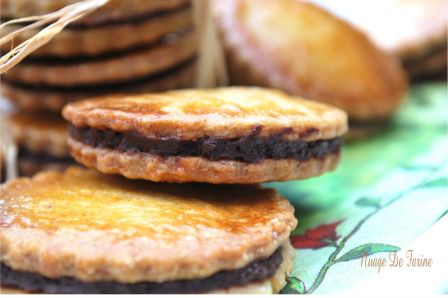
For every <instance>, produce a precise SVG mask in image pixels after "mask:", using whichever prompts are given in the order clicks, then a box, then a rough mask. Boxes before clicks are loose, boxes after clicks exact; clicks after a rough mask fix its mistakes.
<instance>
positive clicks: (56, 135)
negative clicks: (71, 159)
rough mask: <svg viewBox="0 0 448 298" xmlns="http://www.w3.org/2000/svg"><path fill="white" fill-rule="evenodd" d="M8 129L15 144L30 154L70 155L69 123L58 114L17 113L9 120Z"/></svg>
mask: <svg viewBox="0 0 448 298" xmlns="http://www.w3.org/2000/svg"><path fill="white" fill-rule="evenodd" d="M8 128H9V129H10V132H11V135H12V137H13V138H14V140H15V142H16V143H17V144H18V145H19V146H23V147H25V148H27V149H28V151H30V152H35V153H39V152H45V153H47V154H49V155H53V156H56V157H63V156H67V155H69V150H68V147H67V121H65V120H64V119H63V118H62V117H61V116H60V115H58V114H53V113H45V112H40V113H26V112H23V111H21V112H16V113H14V114H12V115H11V116H10V117H9V118H8Z"/></svg>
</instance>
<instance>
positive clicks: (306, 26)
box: [213, 0, 406, 123]
mask: <svg viewBox="0 0 448 298" xmlns="http://www.w3.org/2000/svg"><path fill="white" fill-rule="evenodd" d="M214 4H215V5H214V6H213V8H214V12H215V15H216V20H217V24H218V27H219V29H220V31H221V34H222V37H223V44H224V47H225V52H226V58H227V63H228V69H229V73H230V74H229V78H230V81H231V83H233V84H238V85H259V86H267V87H274V88H279V89H282V90H284V91H286V92H288V93H290V94H294V95H298V96H303V97H305V98H309V99H313V100H318V101H322V102H325V103H329V104H332V105H334V106H337V107H339V108H342V109H343V110H345V111H346V112H347V113H348V115H349V117H350V119H351V120H354V122H369V123H371V122H372V121H376V122H378V121H385V120H386V119H388V118H389V117H390V116H391V115H392V113H393V112H394V111H395V110H396V109H397V107H398V105H399V104H400V102H401V100H402V98H403V95H404V93H405V90H406V79H405V75H404V72H403V69H402V68H401V66H400V64H399V63H398V61H397V60H396V59H395V58H394V57H392V56H390V55H388V54H386V53H384V52H383V51H381V50H379V49H377V48H376V47H375V46H374V45H373V44H372V43H371V42H370V41H369V40H368V38H367V37H366V36H365V35H364V34H362V33H360V32H358V31H357V30H356V29H354V28H353V27H351V26H350V25H349V24H348V23H345V22H344V21H342V20H340V19H338V18H336V17H334V16H333V15H331V14H330V13H328V12H326V11H324V10H322V9H320V8H319V7H317V6H315V5H312V4H310V3H306V2H304V1H297V0H266V1H261V2H258V1H250V0H241V1H236V0H229V1H216V2H214ZM310 28H313V29H312V30H310Z"/></svg>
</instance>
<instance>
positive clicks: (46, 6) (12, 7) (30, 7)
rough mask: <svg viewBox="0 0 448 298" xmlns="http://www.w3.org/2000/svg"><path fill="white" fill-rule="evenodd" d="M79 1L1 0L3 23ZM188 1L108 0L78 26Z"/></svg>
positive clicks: (123, 19) (142, 15)
mask: <svg viewBox="0 0 448 298" xmlns="http://www.w3.org/2000/svg"><path fill="white" fill-rule="evenodd" d="M80 1H81V0H39V1H35V0H2V1H1V2H0V8H1V9H0V16H1V19H2V21H5V20H9V19H16V18H26V17H29V16H36V15H37V16H40V15H44V14H48V13H52V12H55V11H57V10H59V9H62V8H64V7H66V6H68V5H71V4H74V3H76V2H80ZM189 4H190V0H151V1H148V0H109V1H108V2H107V3H106V4H105V5H104V6H102V7H100V8H98V9H97V10H95V11H94V12H92V13H90V14H88V15H86V16H84V17H82V18H81V19H79V20H77V21H76V22H75V24H76V25H77V26H100V25H104V24H111V23H120V22H128V21H131V20H136V19H141V18H148V17H150V16H154V15H158V14H160V13H163V12H166V11H170V10H174V9H178V8H180V7H185V6H187V5H189Z"/></svg>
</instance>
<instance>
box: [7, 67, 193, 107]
mask: <svg viewBox="0 0 448 298" xmlns="http://www.w3.org/2000/svg"><path fill="white" fill-rule="evenodd" d="M195 77H196V61H195V59H194V58H193V59H191V60H187V61H186V62H184V63H181V64H179V65H176V66H175V67H173V68H171V69H168V70H166V71H163V72H160V73H157V74H154V75H150V76H146V77H144V78H140V79H137V80H131V81H128V82H122V83H114V84H106V85H102V86H96V85H93V86H87V87H86V86H84V87H83V88H79V87H54V86H45V87H41V86H32V85H27V84H23V83H18V82H10V81H8V80H5V79H4V78H3V79H2V81H1V84H2V88H1V89H2V90H1V91H2V94H3V95H4V96H5V97H7V98H8V99H9V100H10V101H12V102H13V103H14V104H15V105H16V106H17V107H18V108H19V109H21V110H29V111H37V110H48V111H54V112H57V113H59V112H60V111H61V110H62V107H63V106H64V105H66V104H68V103H70V102H73V101H77V100H81V99H86V98H91V97H95V96H99V95H104V94H115V93H141V92H143V93H145V92H157V91H163V90H171V89H177V88H187V87H191V86H193V85H194V83H195Z"/></svg>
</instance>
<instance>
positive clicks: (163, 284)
mask: <svg viewBox="0 0 448 298" xmlns="http://www.w3.org/2000/svg"><path fill="white" fill-rule="evenodd" d="M1 194H2V200H3V201H4V204H2V205H1V213H0V225H1V231H0V239H1V241H2V255H1V262H2V266H3V268H2V269H3V270H2V285H3V286H6V287H8V286H9V287H11V286H12V285H15V286H18V285H21V287H20V288H21V289H25V290H26V289H30V287H31V289H34V290H38V289H37V288H33V287H42V289H43V288H45V287H46V286H45V285H49V286H48V287H49V289H51V287H56V289H57V290H55V292H71V291H74V292H77V291H78V292H92V291H93V292H95V289H92V286H91V284H90V285H89V283H99V284H96V285H97V286H98V288H97V290H98V291H100V292H110V291H112V290H109V291H108V290H107V289H108V288H112V289H115V291H118V292H120V289H121V290H126V291H125V292H140V293H141V292H142V289H144V290H152V291H153V292H185V291H186V292H196V291H197V292H210V291H212V290H226V289H227V290H228V289H231V288H232V287H236V286H248V285H251V284H254V283H259V282H263V281H264V280H266V279H271V278H275V276H276V274H277V273H278V272H279V270H280V271H281V272H282V273H281V274H283V280H284V277H285V272H286V271H289V270H290V268H291V264H290V262H291V259H292V254H291V251H290V246H289V240H288V237H289V234H290V232H291V231H292V230H293V229H294V228H295V226H296V224H297V220H296V219H295V217H294V209H293V207H292V206H291V205H290V204H289V202H288V201H287V200H286V199H284V198H282V197H280V196H279V195H278V194H277V193H276V192H275V191H274V190H272V189H263V188H261V187H259V186H216V185H215V186H212V185H198V184H174V185H173V184H163V183H151V182H147V181H133V180H128V179H125V178H122V177H119V176H111V175H104V174H101V173H99V172H97V171H93V170H84V169H79V168H70V169H69V170H67V171H66V172H64V173H56V172H42V173H40V174H38V175H36V176H35V177H33V178H32V179H30V178H22V179H16V180H13V181H10V182H8V183H6V184H5V185H3V186H2V189H1ZM50 251H51V254H49V253H48V252H50ZM288 264H289V265H288ZM251 268H252V269H251ZM255 268H259V270H255ZM233 271H235V272H240V274H241V273H242V272H246V274H243V275H237V276H238V278H235V276H234V275H232V272H233ZM24 272H28V273H29V274H28V275H26V274H25V275H24ZM215 274H219V276H220V277H222V278H219V279H217V278H214V277H213V276H215ZM232 276H233V277H232ZM241 276H245V278H243V279H242V278H241ZM20 277H22V278H20ZM246 277H247V278H246ZM207 278H209V279H210V280H208V281H210V282H203V281H204V280H205V279H207ZM277 278H278V276H277ZM215 279H216V280H215ZM33 280H34V281H36V280H40V281H41V282H39V283H37V285H38V286H36V283H32V282H30V281H33ZM198 280H203V281H202V282H198ZM237 280H242V281H240V282H238V281H237ZM102 282H104V283H105V284H101V283H102ZM176 283H177V284H176ZM198 284H199V285H198ZM283 284H284V281H283ZM73 285H76V287H77V288H76V287H75V288H74V287H73ZM105 285H108V287H105ZM213 285H214V286H213ZM89 286H90V290H89ZM199 286H202V287H199ZM279 286H281V283H278V282H277V286H276V291H278V290H279V289H278V287H279ZM101 288H103V289H104V290H101ZM42 289H41V290H42ZM70 289H71V290H70ZM76 289H78V290H77V291H76ZM84 289H87V290H84ZM195 289H196V290H195ZM45 291H47V290H45ZM49 291H50V290H49Z"/></svg>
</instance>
